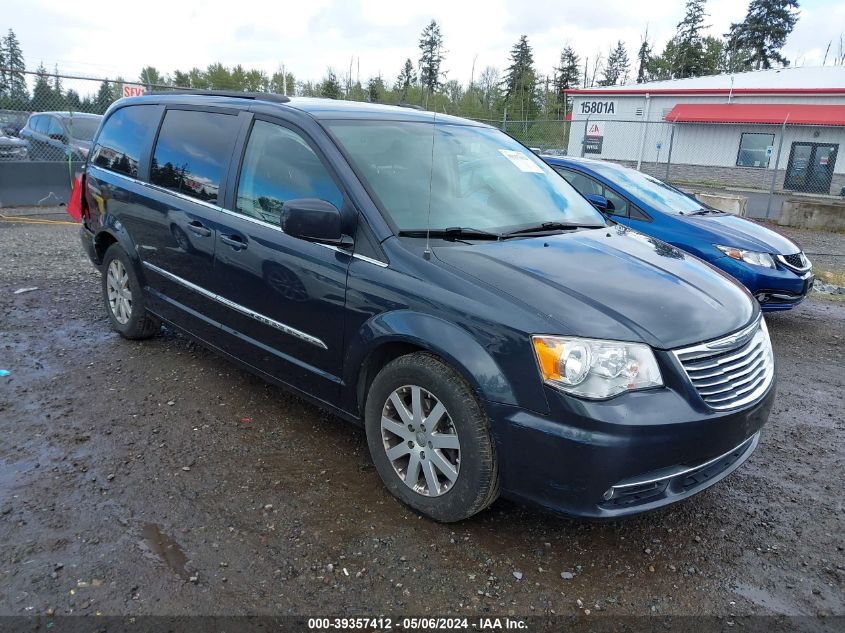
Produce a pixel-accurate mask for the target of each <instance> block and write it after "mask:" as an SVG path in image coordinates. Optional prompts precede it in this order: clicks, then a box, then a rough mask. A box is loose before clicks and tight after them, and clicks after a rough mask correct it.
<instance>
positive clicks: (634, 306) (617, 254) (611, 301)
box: [433, 226, 759, 349]
mask: <svg viewBox="0 0 845 633" xmlns="http://www.w3.org/2000/svg"><path fill="white" fill-rule="evenodd" d="M433 250H434V254H435V256H436V257H437V258H438V259H439V260H440V261H442V262H444V263H446V264H448V265H450V266H452V267H454V268H455V269H456V270H457V271H458V272H460V273H463V274H464V275H468V276H471V277H473V278H475V279H477V280H480V281H482V282H484V283H486V284H488V285H490V286H494V287H495V288H497V289H498V290H500V291H501V292H504V293H507V294H508V295H510V296H511V297H512V298H514V299H516V300H519V301H520V302H522V303H523V304H526V305H528V306H531V307H533V308H534V309H536V310H537V311H539V312H541V313H542V314H543V315H545V316H546V317H547V318H549V319H551V320H552V321H553V322H554V323H552V324H551V325H552V327H551V329H550V330H549V331H548V332H535V333H536V334H563V335H575V336H584V337H592V338H603V339H611V340H613V339H615V340H623V341H642V342H644V343H648V344H649V345H651V346H652V347H656V348H662V349H671V348H675V347H680V346H684V345H689V344H691V343H698V342H701V341H705V340H709V339H713V338H717V337H719V336H722V335H724V334H727V333H729V332H733V331H735V330H738V329H739V328H741V327H742V326H744V325H747V324H748V322H749V321H751V319H752V318H753V317H754V316H755V314H756V312H757V311H758V310H759V308H758V307H757V304H756V302H754V301H753V300H752V298H751V296H750V295H749V294H748V292H746V290H745V289H744V288H742V287H741V286H740V285H738V284H737V283H735V282H734V281H733V280H731V279H730V277H728V276H727V275H725V274H723V273H721V272H719V271H717V270H716V269H715V268H713V267H711V266H710V265H708V264H705V263H704V262H702V261H701V260H699V259H697V258H696V257H693V256H691V255H688V254H686V253H684V252H682V251H680V250H678V249H677V248H675V247H674V246H671V245H669V244H666V243H665V242H661V241H659V240H656V239H654V238H651V237H648V236H646V235H642V234H640V233H637V232H634V231H629V230H627V229H626V228H625V227H623V226H614V227H610V228H607V229H595V230H590V231H577V232H573V233H564V234H562V235H554V236H549V237H535V238H527V239H513V240H507V241H502V242H479V243H476V244H472V245H456V246H444V247H438V248H435V249H433Z"/></svg>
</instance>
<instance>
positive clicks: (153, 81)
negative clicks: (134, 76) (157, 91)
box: [138, 66, 166, 90]
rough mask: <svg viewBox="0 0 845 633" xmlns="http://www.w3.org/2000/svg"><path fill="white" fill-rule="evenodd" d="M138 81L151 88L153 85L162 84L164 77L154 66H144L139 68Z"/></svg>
mask: <svg viewBox="0 0 845 633" xmlns="http://www.w3.org/2000/svg"><path fill="white" fill-rule="evenodd" d="M138 81H140V82H141V83H142V84H144V85H145V86H146V87H147V88H148V89H150V90H152V89H153V87H154V86H155V85H163V84H165V83H166V81H165V80H164V77H162V75H161V73H160V72H158V70H157V69H156V68H155V66H145V67H144V68H142V69H141V74H140V75H139V76H138Z"/></svg>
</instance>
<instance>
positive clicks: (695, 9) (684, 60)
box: [672, 0, 707, 78]
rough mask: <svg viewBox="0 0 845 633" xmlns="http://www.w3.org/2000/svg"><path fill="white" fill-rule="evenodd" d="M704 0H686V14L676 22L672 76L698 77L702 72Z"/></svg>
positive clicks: (705, 15)
mask: <svg viewBox="0 0 845 633" xmlns="http://www.w3.org/2000/svg"><path fill="white" fill-rule="evenodd" d="M705 2H706V0H687V8H686V14H685V15H684V19H683V20H681V21H680V22H679V23H678V32H677V34H676V35H675V42H676V45H677V51H676V55H675V60H674V64H673V66H674V67H673V69H672V76H673V77H678V78H683V77H700V76H701V75H703V74H704V70H703V57H704V43H703V38H702V35H701V32H702V31H703V30H704V29H705V28H707V27H706V26H705V25H704V18H705V17H707V14H706V13H705V12H704V3H705Z"/></svg>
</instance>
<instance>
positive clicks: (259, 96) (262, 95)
mask: <svg viewBox="0 0 845 633" xmlns="http://www.w3.org/2000/svg"><path fill="white" fill-rule="evenodd" d="M147 94H150V95H199V96H208V97H233V98H236V99H253V100H255V101H271V102H273V103H287V102H288V101H290V97H288V96H287V95H277V94H273V93H272V92H239V91H237V90H202V89H199V88H174V89H173V90H172V91H170V90H156V91H153V92H148V93H147Z"/></svg>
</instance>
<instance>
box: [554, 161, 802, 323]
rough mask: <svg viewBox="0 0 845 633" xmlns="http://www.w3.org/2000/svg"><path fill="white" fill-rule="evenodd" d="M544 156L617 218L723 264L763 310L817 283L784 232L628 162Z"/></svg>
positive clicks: (791, 301) (790, 302) (798, 297)
mask: <svg viewBox="0 0 845 633" xmlns="http://www.w3.org/2000/svg"><path fill="white" fill-rule="evenodd" d="M543 158H544V160H545V161H546V162H547V163H548V164H549V165H551V166H552V167H553V168H554V170H555V171H557V172H558V173H559V174H560V175H561V176H563V177H564V178H565V179H566V181H567V182H569V184H571V185H572V186H573V187H574V188H575V189H577V190H578V191H579V192H580V193H581V194H582V195H583V196H585V197H586V198H587V199H588V200H589V201H590V202H592V203H593V205H594V206H596V207H597V208H598V209H599V210H600V211H602V212H603V213H605V214H606V215H607V216H609V217H610V218H611V219H612V220H614V221H615V222H618V223H619V224H623V225H625V226H628V227H630V228H632V229H635V230H636V231H639V232H641V233H644V234H645V235H649V236H651V237H654V238H657V239H659V240H662V241H664V242H668V243H669V244H672V245H673V246H676V247H678V248H680V249H682V250H685V251H687V252H688V253H692V254H693V255H696V256H697V257H700V258H701V259H703V260H705V261H707V262H709V263H711V264H713V265H714V266H716V267H717V268H720V269H721V270H723V271H725V272H726V273H728V274H729V275H731V276H733V277H734V278H735V279H737V280H738V281H739V282H740V283H742V284H743V285H744V286H745V287H746V288H748V290H749V291H750V292H751V294H753V295H754V296H755V297H756V299H757V301H759V302H760V306H761V307H762V309H763V310H766V311H774V310H789V309H790V308H792V307H794V306H796V305H798V304H799V303H800V302H801V301H802V300H803V299H804V297H806V296H807V293H809V292H810V290H811V289H812V287H813V280H814V277H813V270H812V265H811V263H810V260H809V259H807V257H806V256H805V255H804V253H803V252H802V251H801V247H800V246H798V245H797V244H796V243H795V242H793V241H792V240H790V239H788V238H786V237H784V236H783V235H781V234H780V233H776V232H775V231H772V230H771V229H768V228H766V227H764V226H761V225H760V224H757V223H756V222H752V221H750V220H746V219H745V218H740V217H737V216H734V215H731V214H728V213H724V212H722V211H717V210H716V209H713V208H711V207H708V206H707V205H705V204H703V203H702V202H700V201H699V200H696V199H695V198H693V197H691V196H689V195H687V194H685V193H684V192H682V191H680V190H678V189H676V188H675V187H673V186H671V185H669V184H666V183H665V182H662V181H660V180H657V179H656V178H654V177H652V176H649V175H648V174H644V173H642V172H639V171H636V170H634V169H630V168H628V167H623V166H621V165H617V164H614V163H609V162H606V161H599V160H589V159H584V158H570V157H557V156H544V157H543Z"/></svg>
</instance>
